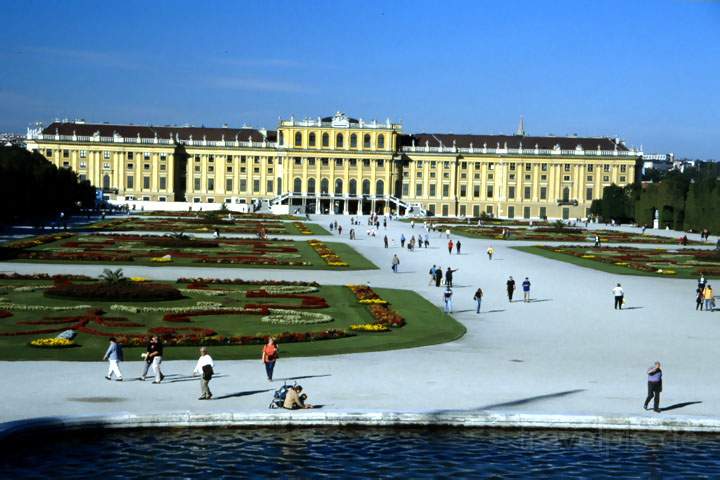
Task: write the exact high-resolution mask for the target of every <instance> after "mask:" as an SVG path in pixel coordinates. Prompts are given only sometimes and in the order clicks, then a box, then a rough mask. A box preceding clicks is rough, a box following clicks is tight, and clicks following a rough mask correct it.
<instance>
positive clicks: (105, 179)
mask: <svg viewBox="0 0 720 480" xmlns="http://www.w3.org/2000/svg"><path fill="white" fill-rule="evenodd" d="M102 187H103V189H104V190H108V189H109V188H110V175H105V176H103V186H102Z"/></svg>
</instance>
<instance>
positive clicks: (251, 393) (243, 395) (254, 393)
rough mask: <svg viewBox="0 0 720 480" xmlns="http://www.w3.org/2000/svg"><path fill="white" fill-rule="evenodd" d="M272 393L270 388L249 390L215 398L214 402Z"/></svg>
mask: <svg viewBox="0 0 720 480" xmlns="http://www.w3.org/2000/svg"><path fill="white" fill-rule="evenodd" d="M270 391H272V389H270V388H268V389H267V390H247V391H244V392H235V393H228V394H227V395H221V396H219V397H213V399H214V400H223V399H225V398H235V397H247V396H248V395H257V394H258V393H265V392H270Z"/></svg>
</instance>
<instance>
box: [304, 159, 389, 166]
mask: <svg viewBox="0 0 720 480" xmlns="http://www.w3.org/2000/svg"><path fill="white" fill-rule="evenodd" d="M306 160H307V164H308V166H310V167H314V166H315V165H316V161H315V158H313V157H310V158H307V159H306ZM319 160H320V166H322V167H327V166H330V160H331V159H329V158H320V159H319ZM332 160H333V163H334V164H335V166H336V167H341V166H343V165H344V164H345V161H347V163H348V165H349V166H351V167H355V166H357V164H358V159H357V158H335V159H332ZM302 161H303V159H302V158H301V157H294V158H293V163H294V164H295V166H300V165H302V163H303V162H302ZM370 163H371V160H370V159H369V158H363V159H362V165H363V167H369V166H370ZM375 163H376V165H377V167H378V168H383V167H384V166H385V160H384V159H382V158H380V159H378V160H375Z"/></svg>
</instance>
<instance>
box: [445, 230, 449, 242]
mask: <svg viewBox="0 0 720 480" xmlns="http://www.w3.org/2000/svg"><path fill="white" fill-rule="evenodd" d="M445 237H447V239H448V240H450V229H449V228H447V229H445Z"/></svg>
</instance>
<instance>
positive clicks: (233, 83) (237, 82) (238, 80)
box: [208, 77, 309, 93]
mask: <svg viewBox="0 0 720 480" xmlns="http://www.w3.org/2000/svg"><path fill="white" fill-rule="evenodd" d="M208 85H209V86H210V87H214V88H221V89H226V90H247V91H256V92H281V93H302V92H308V91H309V90H308V89H307V88H305V87H303V86H302V85H299V84H296V83H291V82H283V81H278V80H267V79H261V78H247V77H215V78H210V79H208Z"/></svg>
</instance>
